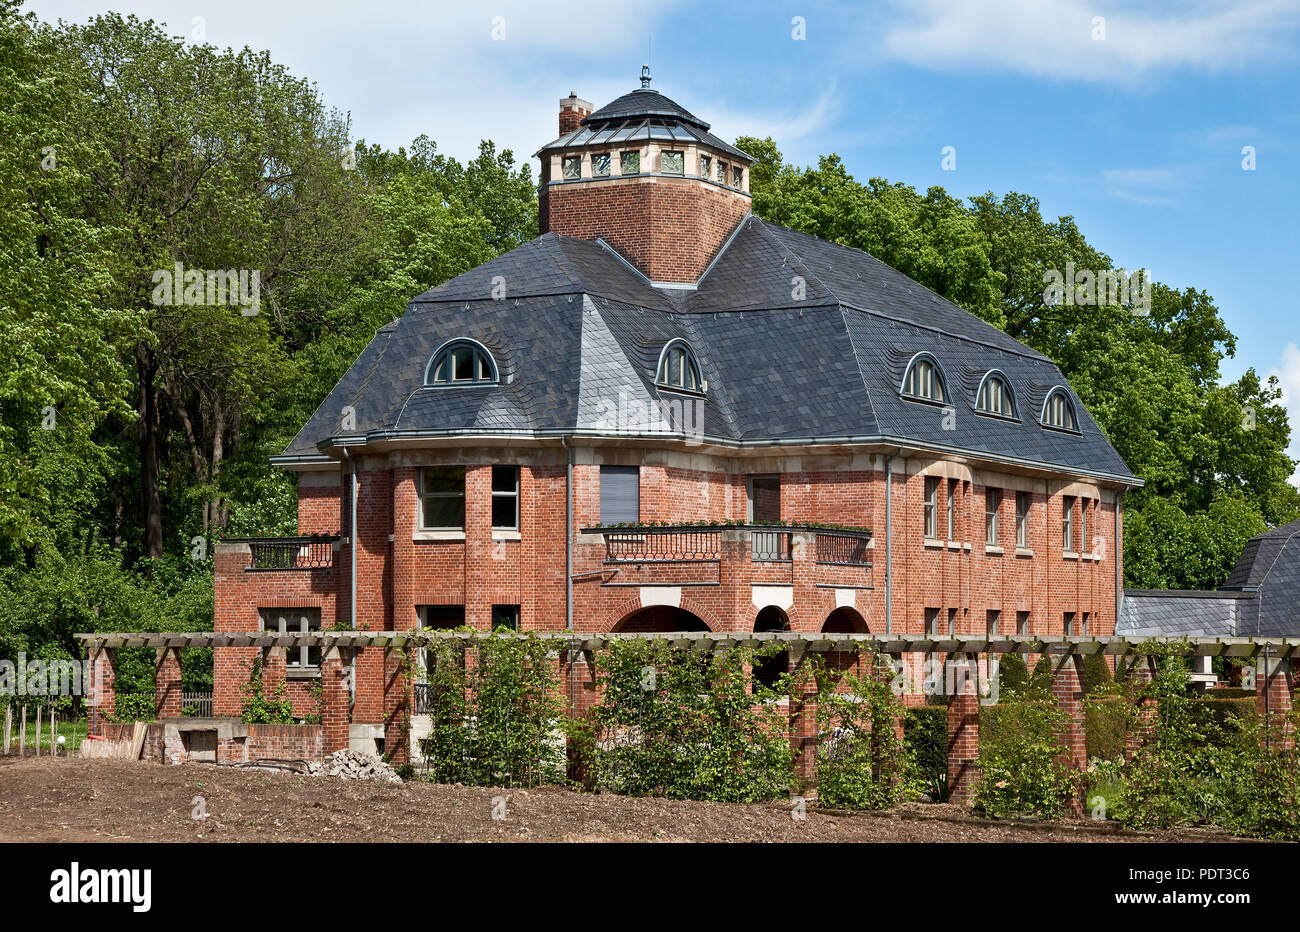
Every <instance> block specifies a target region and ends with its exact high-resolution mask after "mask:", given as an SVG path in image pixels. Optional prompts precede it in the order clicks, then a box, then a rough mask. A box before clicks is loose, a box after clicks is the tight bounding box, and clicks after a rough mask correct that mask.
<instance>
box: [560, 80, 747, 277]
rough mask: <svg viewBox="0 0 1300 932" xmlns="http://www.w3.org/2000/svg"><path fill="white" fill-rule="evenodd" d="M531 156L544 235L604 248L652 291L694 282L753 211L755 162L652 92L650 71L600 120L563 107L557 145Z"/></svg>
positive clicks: (567, 104)
mask: <svg viewBox="0 0 1300 932" xmlns="http://www.w3.org/2000/svg"><path fill="white" fill-rule="evenodd" d="M583 120H586V123H585V124H583ZM579 130H585V132H579ZM575 133H576V134H577V135H573V134H575ZM570 136H572V138H570ZM537 155H538V156H539V157H540V158H541V160H542V166H541V172H540V173H539V177H540V179H541V189H540V196H539V203H538V208H539V215H538V222H539V226H540V228H541V232H543V233H559V234H561V235H563V236H572V237H574V238H576V239H591V240H594V239H600V240H603V241H604V242H605V243H606V244H607V245H608V246H610V247H611V248H613V249H614V250H616V251H617V252H618V253H619V254H620V255H621V256H622V257H623V258H624V259H626V260H627V261H628V262H630V263H631V264H632V265H633V266H635V267H636V268H637V269H638V270H640V272H641V273H642V274H643V275H645V277H646V278H648V279H650V281H652V282H654V283H655V284H662V285H675V286H689V285H693V284H695V283H696V282H698V281H699V279H700V276H701V275H702V274H704V270H705V269H707V268H708V266H709V263H710V262H711V261H712V260H713V257H714V256H716V255H717V254H718V251H719V250H720V249H721V248H722V246H723V244H724V243H725V242H726V241H727V239H728V238H729V237H730V236H731V234H732V232H733V231H734V230H735V229H736V227H737V225H738V224H739V223H740V221H741V220H743V219H744V218H745V216H746V215H747V214H748V213H749V210H750V199H749V167H750V165H752V164H753V161H754V160H753V159H752V158H750V157H749V156H748V155H746V154H745V153H744V152H741V151H740V150H739V149H737V148H736V147H735V146H732V145H731V144H729V143H727V142H725V141H724V140H723V139H721V138H719V137H718V136H715V135H713V134H712V133H710V132H709V124H708V123H705V122H704V121H703V120H701V119H700V118H699V117H696V116H695V115H693V114H692V113H690V112H689V111H688V110H686V109H685V108H684V107H682V106H680V105H679V104H677V103H676V102H674V101H672V100H669V99H668V98H667V97H665V96H663V95H662V94H660V93H659V92H658V91H656V90H653V89H652V88H651V87H650V74H649V68H648V67H647V68H644V69H642V75H641V87H639V88H637V89H636V90H634V91H632V92H631V93H628V94H624V95H623V96H622V97H619V98H618V99H617V100H614V101H612V102H610V103H608V104H606V105H605V106H604V107H601V108H600V109H599V110H594V111H593V110H592V107H591V104H589V103H588V102H587V101H585V100H580V99H579V98H578V96H577V94H570V95H569V96H568V97H566V98H564V99H563V100H561V101H560V137H559V138H558V139H557V140H555V142H553V143H550V144H548V145H547V146H545V147H544V148H543V149H542V150H541V151H539V152H538V153H537Z"/></svg>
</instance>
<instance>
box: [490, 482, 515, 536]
mask: <svg viewBox="0 0 1300 932" xmlns="http://www.w3.org/2000/svg"><path fill="white" fill-rule="evenodd" d="M492 529H493V530H501V531H517V530H519V467H518V466H493V467H492Z"/></svg>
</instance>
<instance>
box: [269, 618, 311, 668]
mask: <svg viewBox="0 0 1300 932" xmlns="http://www.w3.org/2000/svg"><path fill="white" fill-rule="evenodd" d="M260 614H261V616H262V630H263V631H266V632H268V633H271V634H307V633H309V632H312V631H320V609H318V608H264V609H262V611H261V613H260ZM320 654H321V649H320V648H319V647H306V646H300V647H286V648H285V651H284V662H285V667H286V668H287V670H288V671H289V672H290V673H296V674H299V675H302V674H307V675H310V674H313V673H319V672H320Z"/></svg>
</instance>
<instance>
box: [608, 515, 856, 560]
mask: <svg viewBox="0 0 1300 932" xmlns="http://www.w3.org/2000/svg"><path fill="white" fill-rule="evenodd" d="M728 532H734V533H735V534H736V535H744V536H745V537H747V538H748V539H749V545H750V546H749V553H750V560H751V562H754V563H789V562H791V561H792V560H793V558H794V537H795V534H796V533H799V532H802V533H810V532H811V533H813V534H814V535H815V538H816V562H818V563H826V564H835V565H841V566H868V567H869V566H871V546H870V543H871V532H870V531H866V530H861V531H859V530H849V529H840V528H835V529H827V528H824V527H816V526H805V525H789V524H787V525H745V524H725V525H720V524H701V525H673V526H670V527H669V526H665V527H634V526H629V527H594V528H585V529H584V530H583V533H585V534H601V535H603V536H604V538H605V562H606V563H706V562H707V563H718V562H721V560H722V549H723V535H724V534H725V533H728Z"/></svg>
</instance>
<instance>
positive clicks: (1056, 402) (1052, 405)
mask: <svg viewBox="0 0 1300 932" xmlns="http://www.w3.org/2000/svg"><path fill="white" fill-rule="evenodd" d="M1042 424H1043V426H1044V427H1052V428H1055V429H1056V430H1073V431H1077V430H1078V429H1079V427H1078V421H1077V420H1076V419H1075V417H1074V404H1073V403H1072V402H1071V401H1070V395H1069V393H1068V392H1067V391H1066V390H1065V389H1064V388H1062V387H1061V386H1059V385H1058V386H1057V387H1056V388H1054V389H1052V390H1051V391H1050V392H1048V393H1047V400H1046V401H1044V402H1043V417H1042Z"/></svg>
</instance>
